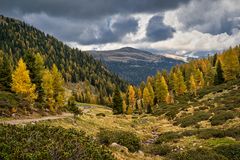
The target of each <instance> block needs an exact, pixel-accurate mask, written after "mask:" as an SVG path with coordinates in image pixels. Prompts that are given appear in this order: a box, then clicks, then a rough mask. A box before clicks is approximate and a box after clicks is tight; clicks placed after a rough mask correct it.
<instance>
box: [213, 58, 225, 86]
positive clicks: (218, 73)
mask: <svg viewBox="0 0 240 160" xmlns="http://www.w3.org/2000/svg"><path fill="white" fill-rule="evenodd" d="M223 82H224V75H223V69H222V63H221V61H220V60H217V63H216V74H215V77H214V84H215V85H218V84H221V83H223Z"/></svg>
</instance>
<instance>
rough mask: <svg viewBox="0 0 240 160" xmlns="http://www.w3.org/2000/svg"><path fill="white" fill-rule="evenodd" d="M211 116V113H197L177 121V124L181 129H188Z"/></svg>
mask: <svg viewBox="0 0 240 160" xmlns="http://www.w3.org/2000/svg"><path fill="white" fill-rule="evenodd" d="M210 116H211V113H208V112H204V111H198V112H196V113H194V115H190V116H186V117H183V118H180V119H178V120H177V124H180V126H181V127H188V126H191V125H195V124H197V123H198V122H201V121H204V120H208V119H209V117H210Z"/></svg>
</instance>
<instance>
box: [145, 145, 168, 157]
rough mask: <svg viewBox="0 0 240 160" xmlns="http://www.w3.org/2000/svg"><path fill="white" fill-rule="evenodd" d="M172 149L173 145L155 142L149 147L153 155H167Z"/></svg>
mask: <svg viewBox="0 0 240 160" xmlns="http://www.w3.org/2000/svg"><path fill="white" fill-rule="evenodd" d="M171 150H172V147H171V146H169V145H167V144H154V145H151V146H150V147H149V151H148V152H149V153H150V154H153V155H160V156H166V155H167V154H169V153H170V152H171Z"/></svg>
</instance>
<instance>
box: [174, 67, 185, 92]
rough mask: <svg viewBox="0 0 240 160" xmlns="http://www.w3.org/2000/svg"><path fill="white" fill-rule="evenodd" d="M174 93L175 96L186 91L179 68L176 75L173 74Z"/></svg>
mask: <svg viewBox="0 0 240 160" xmlns="http://www.w3.org/2000/svg"><path fill="white" fill-rule="evenodd" d="M173 82H174V91H175V93H176V95H182V94H184V93H185V92H186V91H187V87H186V85H185V82H184V77H183V75H182V72H181V71H180V69H179V68H177V70H176V73H174V74H173Z"/></svg>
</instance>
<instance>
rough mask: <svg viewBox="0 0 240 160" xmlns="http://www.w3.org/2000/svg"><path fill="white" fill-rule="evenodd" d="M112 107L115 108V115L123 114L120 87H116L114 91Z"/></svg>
mask: <svg viewBox="0 0 240 160" xmlns="http://www.w3.org/2000/svg"><path fill="white" fill-rule="evenodd" d="M112 107H113V113H114V114H121V113H123V99H122V96H121V93H120V89H119V88H118V87H116V88H115V90H114V94H113V106H112Z"/></svg>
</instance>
